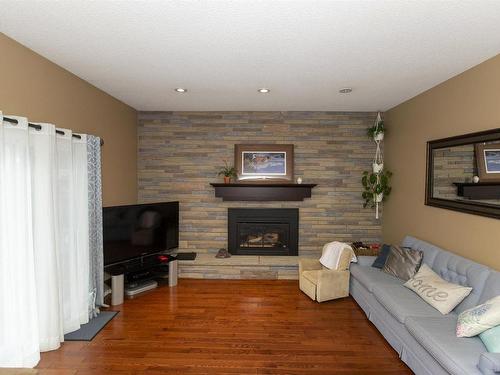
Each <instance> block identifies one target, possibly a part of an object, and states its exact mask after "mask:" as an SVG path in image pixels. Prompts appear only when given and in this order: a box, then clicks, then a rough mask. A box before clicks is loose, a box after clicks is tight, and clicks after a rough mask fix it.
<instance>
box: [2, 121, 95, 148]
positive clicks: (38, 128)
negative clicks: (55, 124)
mask: <svg viewBox="0 0 500 375" xmlns="http://www.w3.org/2000/svg"><path fill="white" fill-rule="evenodd" d="M3 120H4V121H5V122H10V123H11V124H18V121H17V120H16V119H15V118H9V117H4V118H3ZM28 126H29V127H30V128H33V129H36V130H41V129H42V126H41V125H37V124H32V123H31V122H28ZM56 134H59V135H64V132H63V131H62V130H56ZM71 135H72V136H73V137H75V138H77V139H82V136H81V135H79V134H71ZM102 145H104V141H103V140H102V139H101V146H102Z"/></svg>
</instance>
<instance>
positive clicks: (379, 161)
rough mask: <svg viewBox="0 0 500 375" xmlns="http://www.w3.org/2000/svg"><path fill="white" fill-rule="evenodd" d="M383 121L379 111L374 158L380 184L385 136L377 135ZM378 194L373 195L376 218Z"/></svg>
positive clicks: (376, 215) (375, 170)
mask: <svg viewBox="0 0 500 375" xmlns="http://www.w3.org/2000/svg"><path fill="white" fill-rule="evenodd" d="M381 122H382V118H381V116H380V112H378V113H377V118H376V119H375V132H374V136H373V140H374V142H375V144H376V145H377V148H376V151H375V157H374V159H373V173H375V175H376V176H377V185H379V184H380V174H381V173H382V171H383V169H384V156H383V155H382V149H381V144H382V141H383V139H384V138H383V137H377V134H378V131H379V126H380V123H381ZM378 196H379V195H378V194H375V196H374V197H373V198H374V200H375V218H376V219H378V218H379V216H380V215H379V203H381V202H379V198H378Z"/></svg>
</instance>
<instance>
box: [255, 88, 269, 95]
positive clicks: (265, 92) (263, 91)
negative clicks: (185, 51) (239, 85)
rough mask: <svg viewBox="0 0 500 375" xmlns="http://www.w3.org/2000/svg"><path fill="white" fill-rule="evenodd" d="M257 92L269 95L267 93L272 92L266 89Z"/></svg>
mask: <svg viewBox="0 0 500 375" xmlns="http://www.w3.org/2000/svg"><path fill="white" fill-rule="evenodd" d="M257 91H258V92H260V93H261V94H267V93H269V92H271V90H270V89H266V88H264V87H263V88H261V89H258V90H257Z"/></svg>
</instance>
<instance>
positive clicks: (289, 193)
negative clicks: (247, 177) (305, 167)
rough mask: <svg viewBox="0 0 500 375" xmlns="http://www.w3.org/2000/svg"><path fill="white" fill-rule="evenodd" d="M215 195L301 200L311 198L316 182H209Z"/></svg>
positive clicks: (222, 196)
mask: <svg viewBox="0 0 500 375" xmlns="http://www.w3.org/2000/svg"><path fill="white" fill-rule="evenodd" d="M210 185H212V186H213V187H214V188H215V196H216V197H218V198H222V200H223V201H302V200H304V198H311V190H312V188H314V187H315V186H316V184H286V183H234V184H218V183H211V184H210Z"/></svg>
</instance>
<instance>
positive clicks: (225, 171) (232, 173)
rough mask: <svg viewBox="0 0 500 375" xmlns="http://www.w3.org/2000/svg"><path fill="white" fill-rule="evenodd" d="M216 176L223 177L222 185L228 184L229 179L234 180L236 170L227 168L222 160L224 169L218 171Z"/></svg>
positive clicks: (225, 162)
mask: <svg viewBox="0 0 500 375" xmlns="http://www.w3.org/2000/svg"><path fill="white" fill-rule="evenodd" d="M218 176H224V183H225V184H230V183H231V177H234V178H236V169H235V168H234V167H233V166H229V165H228V164H227V161H226V160H224V167H222V168H221V169H220V171H219V173H218Z"/></svg>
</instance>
